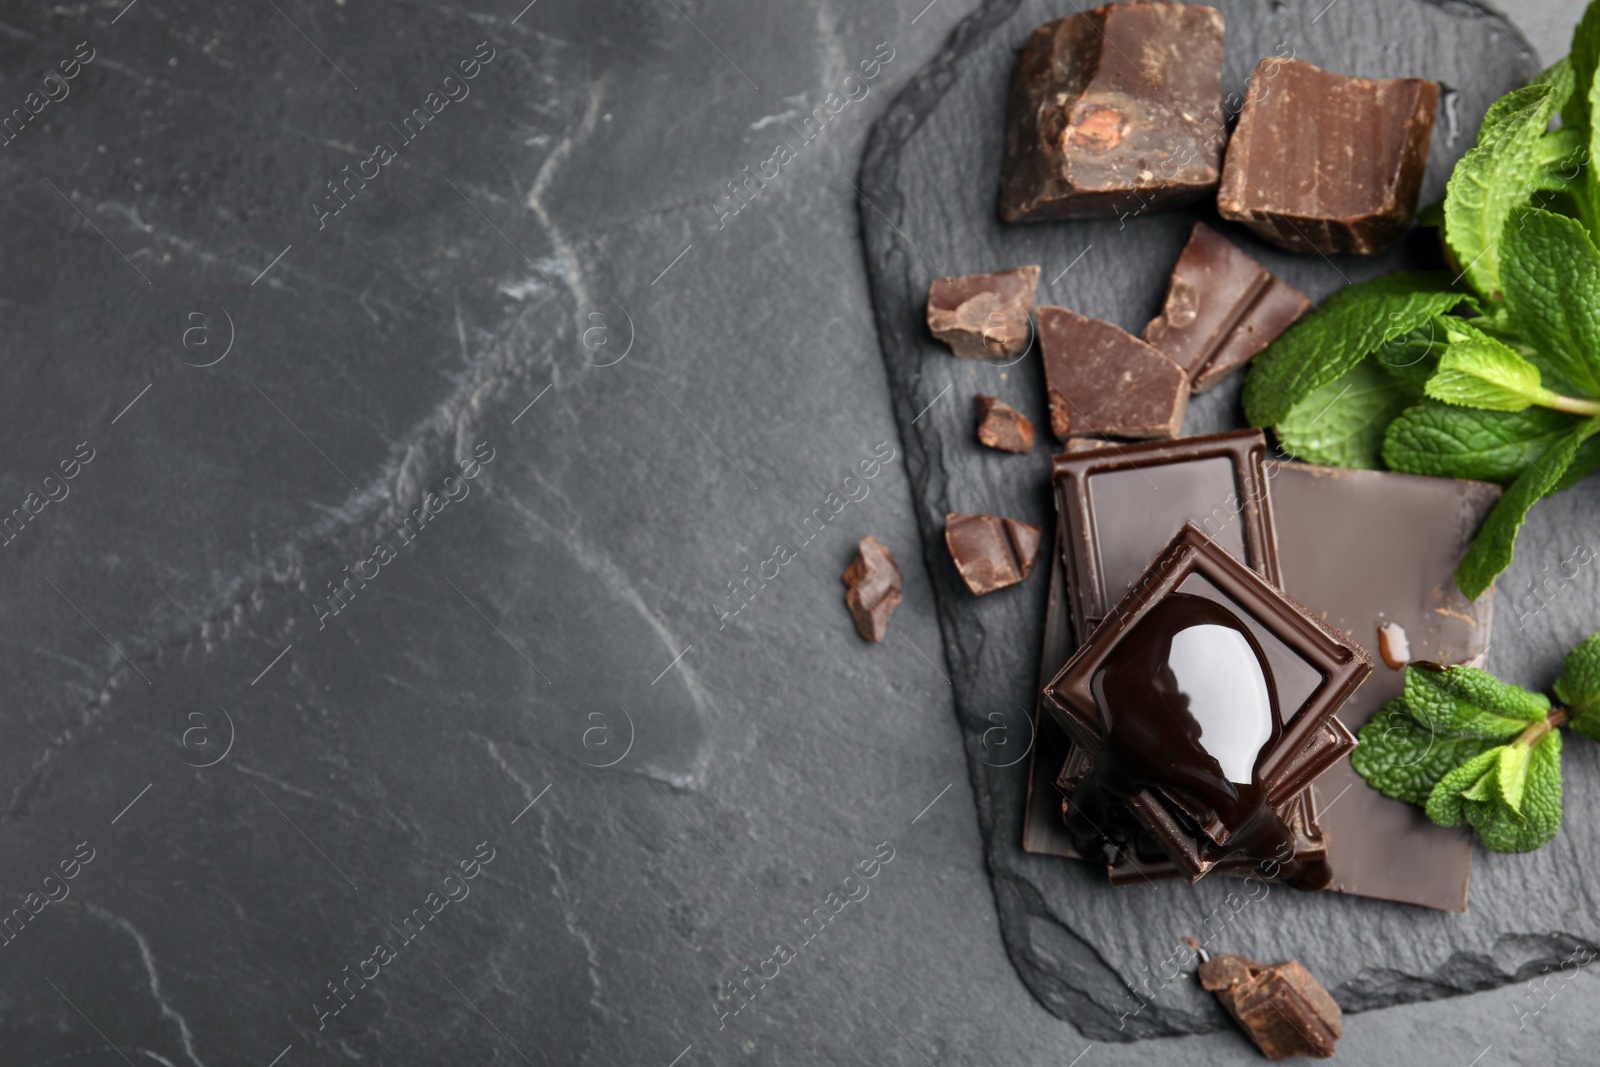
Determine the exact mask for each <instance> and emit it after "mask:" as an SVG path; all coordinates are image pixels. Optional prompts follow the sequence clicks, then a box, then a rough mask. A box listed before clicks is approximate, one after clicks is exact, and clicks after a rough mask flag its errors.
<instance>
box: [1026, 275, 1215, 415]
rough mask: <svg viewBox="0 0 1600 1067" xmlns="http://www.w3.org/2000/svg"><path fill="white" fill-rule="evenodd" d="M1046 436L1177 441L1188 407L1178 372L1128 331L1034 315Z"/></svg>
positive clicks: (1063, 316) (1065, 313) (1055, 312)
mask: <svg viewBox="0 0 1600 1067" xmlns="http://www.w3.org/2000/svg"><path fill="white" fill-rule="evenodd" d="M1039 352H1040V355H1041V356H1042V357H1043V359H1044V378H1045V385H1046V386H1047V387H1048V390H1049V395H1050V429H1051V432H1053V433H1054V434H1055V435H1056V437H1058V438H1060V439H1061V440H1063V441H1065V440H1066V439H1067V438H1069V437H1079V436H1084V435H1089V434H1093V435H1099V436H1104V437H1136V438H1155V437H1176V436H1178V431H1179V430H1180V429H1182V427H1183V416H1184V412H1185V411H1187V410H1188V407H1189V376H1188V375H1187V374H1185V373H1184V370H1183V368H1182V367H1180V366H1178V365H1177V364H1176V363H1174V362H1173V361H1172V360H1170V359H1168V358H1167V357H1166V356H1164V355H1162V354H1161V353H1160V352H1158V351H1157V350H1156V349H1154V348H1152V347H1151V346H1150V345H1147V344H1145V343H1144V342H1143V341H1141V340H1139V339H1138V338H1137V337H1134V336H1133V335H1132V334H1130V333H1128V332H1127V331H1125V330H1123V329H1121V328H1119V327H1117V326H1114V325H1112V324H1111V323H1109V322H1102V321H1100V320H1099V319H1091V318H1088V317H1087V316H1084V315H1080V314H1078V313H1077V312H1076V311H1069V310H1067V309H1066V308H1058V307H1050V306H1045V307H1041V308H1040V309H1039Z"/></svg>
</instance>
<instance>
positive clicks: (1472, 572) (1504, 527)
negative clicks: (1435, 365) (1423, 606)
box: [1456, 418, 1600, 600]
mask: <svg viewBox="0 0 1600 1067" xmlns="http://www.w3.org/2000/svg"><path fill="white" fill-rule="evenodd" d="M1597 430H1600V418H1596V419H1585V420H1583V421H1582V422H1579V423H1578V424H1577V425H1575V426H1574V427H1573V428H1572V429H1570V430H1568V431H1567V433H1566V434H1564V435H1563V436H1562V437H1561V438H1560V439H1559V440H1557V441H1556V442H1555V443H1554V444H1553V445H1551V446H1550V447H1549V448H1547V449H1546V450H1545V452H1544V454H1543V455H1541V456H1540V457H1539V461H1538V463H1537V464H1536V465H1530V466H1529V467H1528V468H1527V469H1526V470H1524V471H1523V472H1522V473H1521V474H1520V475H1518V476H1517V480H1516V481H1514V482H1512V483H1511V486H1510V488H1508V489H1507V490H1506V491H1505V495H1504V496H1502V497H1501V498H1500V502H1499V503H1498V504H1496V505H1495V506H1494V510H1493V511H1491V512H1490V513H1489V517H1488V518H1487V519H1485V520H1484V523H1483V528H1482V529H1480V530H1479V531H1478V536H1477V537H1476V538H1474V539H1473V542H1472V547H1470V548H1469V549H1467V554H1466V556H1464V557H1463V558H1462V560H1461V565H1460V566H1459V567H1457V568H1456V585H1458V586H1460V587H1461V591H1462V592H1463V593H1465V594H1466V595H1467V597H1468V598H1469V599H1473V600H1476V599H1477V598H1478V595H1479V594H1480V593H1482V592H1483V591H1484V590H1485V589H1487V588H1489V585H1490V583H1492V582H1493V581H1494V579H1495V576H1496V575H1498V574H1499V573H1500V572H1501V571H1503V570H1505V569H1506V568H1507V567H1509V566H1510V565H1511V556H1512V553H1513V552H1514V551H1515V549H1516V544H1517V534H1518V533H1519V532H1520V531H1521V530H1522V524H1523V522H1524V521H1526V520H1527V517H1528V510H1529V509H1530V508H1532V507H1533V505H1535V504H1537V503H1538V502H1539V501H1540V500H1541V499H1542V498H1543V497H1545V496H1546V495H1547V494H1549V493H1550V492H1552V491H1554V490H1555V488H1556V487H1557V486H1558V485H1560V484H1561V483H1562V479H1563V477H1564V476H1565V475H1566V473H1567V469H1568V468H1569V467H1571V466H1572V462H1573V460H1574V459H1575V458H1576V457H1577V455H1578V450H1579V449H1580V448H1581V447H1582V446H1583V443H1584V442H1585V441H1587V440H1588V439H1589V438H1590V437H1593V436H1594V434H1595V432H1596V431H1597Z"/></svg>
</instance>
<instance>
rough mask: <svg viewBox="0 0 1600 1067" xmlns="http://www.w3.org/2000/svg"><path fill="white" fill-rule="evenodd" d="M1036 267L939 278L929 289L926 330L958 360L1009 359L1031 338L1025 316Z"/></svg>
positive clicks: (1029, 309)
mask: <svg viewBox="0 0 1600 1067" xmlns="http://www.w3.org/2000/svg"><path fill="white" fill-rule="evenodd" d="M1038 288H1039V268H1038V267H1037V266H1027V267H1017V268H1015V269H1014V270H1003V271H997V272H995V273H994V274H964V275H962V276H960V277H957V278H938V279H935V280H934V283H933V284H932V285H930V286H929V287H928V329H929V330H931V331H933V335H934V336H935V337H937V338H938V339H939V340H941V341H943V342H944V343H945V344H947V345H949V346H950V349H951V351H953V352H955V354H956V355H958V356H960V357H961V358H962V359H1010V358H1012V357H1013V356H1018V355H1021V354H1022V353H1023V352H1025V351H1027V348H1028V343H1029V341H1031V340H1032V337H1031V334H1030V332H1029V322H1028V316H1029V315H1031V314H1033V295H1034V293H1035V292H1036V291H1037V290H1038Z"/></svg>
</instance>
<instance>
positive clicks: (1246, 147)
mask: <svg viewBox="0 0 1600 1067" xmlns="http://www.w3.org/2000/svg"><path fill="white" fill-rule="evenodd" d="M1438 107H1439V86H1438V85H1437V84H1435V83H1434V82H1431V81H1426V80H1424V79H1422V78H1393V79H1388V80H1382V81H1374V80H1371V79H1369V78H1352V77H1347V76H1345V75H1343V74H1334V73H1331V72H1330V71H1325V70H1320V69H1318V68H1317V67H1314V66H1312V65H1311V64H1310V63H1307V62H1306V61H1305V60H1303V59H1264V60H1262V61H1261V64H1260V66H1258V67H1256V72H1255V75H1254V76H1253V77H1252V78H1251V80H1250V91H1249V93H1248V94H1246V96H1245V102H1244V109H1243V110H1242V111H1241V112H1240V113H1239V124H1238V127H1237V128H1236V129H1235V130H1234V133H1233V141H1232V142H1231V143H1230V144H1229V146H1228V161H1227V164H1226V166H1225V167H1224V169H1223V172H1222V187H1221V189H1220V190H1219V191H1218V193H1217V210H1218V211H1219V212H1220V213H1221V214H1222V217H1223V218H1225V219H1231V220H1233V221H1234V222H1242V223H1244V224H1245V225H1246V226H1248V227H1250V229H1252V230H1254V231H1255V232H1256V233H1257V234H1258V235H1259V236H1260V237H1261V238H1262V239H1264V240H1267V241H1271V242H1272V243H1273V244H1275V245H1278V246H1279V247H1281V248H1287V249H1288V250H1289V251H1291V252H1321V253H1323V254H1324V255H1332V254H1334V253H1338V252H1357V253H1362V254H1371V253H1374V252H1381V251H1383V250H1384V249H1385V248H1387V247H1389V245H1390V244H1392V243H1394V241H1395V239H1396V238H1398V237H1399V236H1400V235H1401V234H1402V233H1404V232H1405V230H1406V228H1407V227H1409V226H1410V225H1411V220H1412V218H1413V217H1415V215H1416V212H1417V196H1418V194H1419V193H1420V192H1421V190H1422V175H1423V171H1424V170H1425V169H1426V167H1427V163H1428V144H1429V142H1430V141H1431V140H1432V138H1433V117H1434V113H1435V112H1436V111H1437V110H1438Z"/></svg>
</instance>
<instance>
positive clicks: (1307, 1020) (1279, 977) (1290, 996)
mask: <svg viewBox="0 0 1600 1067" xmlns="http://www.w3.org/2000/svg"><path fill="white" fill-rule="evenodd" d="M1200 984H1201V985H1202V986H1203V987H1205V988H1206V989H1208V990H1210V991H1211V992H1213V993H1215V994H1216V995H1217V1000H1219V1001H1221V1003H1222V1006H1223V1007H1224V1008H1226V1009H1228V1014H1229V1015H1232V1016H1233V1017H1234V1019H1235V1020H1237V1021H1238V1023H1239V1025H1240V1026H1241V1027H1243V1028H1244V1032H1245V1033H1247V1034H1249V1035H1250V1039H1251V1040H1252V1041H1254V1042H1255V1043H1256V1047H1257V1048H1259V1049H1260V1050H1261V1052H1262V1054H1263V1055H1265V1056H1266V1057H1267V1059H1269V1060H1284V1059H1288V1058H1289V1057H1291V1056H1313V1057H1315V1058H1317V1059H1322V1060H1325V1059H1329V1058H1330V1057H1332V1056H1333V1046H1334V1042H1336V1041H1338V1040H1339V1037H1340V1035H1341V1034H1342V1033H1343V1023H1342V1020H1343V1018H1344V1013H1343V1012H1341V1011H1340V1010H1339V1005H1338V1004H1337V1003H1335V1001H1334V999H1333V998H1332V997H1330V996H1329V995H1328V991H1327V990H1326V989H1324V988H1322V983H1320V982H1318V981H1317V980H1316V979H1315V978H1313V977H1312V976H1311V972H1310V971H1307V970H1306V969H1305V968H1304V967H1302V966H1301V965H1300V962H1299V961H1298V960H1289V961H1288V962H1287V963H1274V964H1272V965H1271V966H1268V965H1266V964H1264V963H1257V962H1256V961H1255V960H1252V959H1247V958H1246V957H1244V956H1216V957H1214V958H1212V959H1209V960H1207V961H1206V962H1204V963H1202V964H1201V965H1200Z"/></svg>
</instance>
